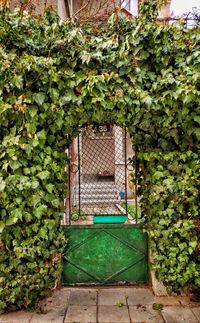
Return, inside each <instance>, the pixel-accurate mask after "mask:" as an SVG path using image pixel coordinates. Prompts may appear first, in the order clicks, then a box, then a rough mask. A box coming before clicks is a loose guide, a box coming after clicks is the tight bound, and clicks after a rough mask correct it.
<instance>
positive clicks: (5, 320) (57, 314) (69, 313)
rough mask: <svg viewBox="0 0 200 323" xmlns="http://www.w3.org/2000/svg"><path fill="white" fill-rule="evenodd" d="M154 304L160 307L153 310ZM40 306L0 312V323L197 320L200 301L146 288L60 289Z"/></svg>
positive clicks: (191, 322) (173, 322)
mask: <svg viewBox="0 0 200 323" xmlns="http://www.w3.org/2000/svg"><path fill="white" fill-rule="evenodd" d="M155 303H156V304H157V306H158V305H159V307H162V306H161V304H162V305H163V308H162V309H161V310H154V309H153V307H155ZM153 304H154V306H153ZM41 308H42V310H41V313H36V312H25V311H18V312H13V313H9V314H3V315H0V323H50V322H54V323H147V322H148V323H161V322H163V323H164V322H165V323H181V322H185V323H198V322H200V303H191V302H190V301H189V298H188V297H155V296H154V295H153V292H152V291H151V289H150V288H148V287H113V288H110V287H107V288H106V287H95V288H61V289H60V290H56V291H54V293H53V295H52V297H50V298H48V299H47V300H45V301H43V302H42V303H41Z"/></svg>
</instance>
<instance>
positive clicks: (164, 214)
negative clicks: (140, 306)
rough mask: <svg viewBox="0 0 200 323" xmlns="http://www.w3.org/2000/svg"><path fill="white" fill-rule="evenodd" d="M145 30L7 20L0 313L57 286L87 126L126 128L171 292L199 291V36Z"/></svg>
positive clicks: (125, 24)
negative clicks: (80, 138) (73, 165)
mask: <svg viewBox="0 0 200 323" xmlns="http://www.w3.org/2000/svg"><path fill="white" fill-rule="evenodd" d="M156 10H157V7H156V5H155V1H152V2H150V3H145V4H144V5H143V7H142V8H141V13H140V16H139V17H138V18H134V19H129V18H127V17H126V16H124V15H123V14H120V13H117V14H115V15H112V16H111V17H110V18H109V21H108V22H106V23H104V24H101V25H98V26H97V25H94V24H89V23H87V24H81V23H79V22H78V21H77V22H76V21H69V22H67V23H63V24H60V23H59V21H58V17H57V16H56V14H55V13H54V12H50V11H48V12H46V13H45V16H44V17H43V18H40V19H36V18H33V17H31V16H30V15H28V14H26V13H25V12H24V13H23V14H22V13H20V14H19V13H18V12H14V13H13V12H9V11H8V10H7V9H5V8H3V9H2V10H1V12H0V45H1V46H0V114H1V118H0V139H1V141H0V162H1V168H0V204H1V209H0V211H1V213H0V234H1V236H0V250H1V253H0V308H1V309H2V310H3V309H5V308H9V307H12V308H13V306H15V307H17V308H27V307H30V306H31V307H32V306H34V304H35V303H36V302H37V300H38V299H39V298H40V297H43V296H45V295H46V294H47V292H48V290H49V289H51V288H54V287H55V286H56V282H57V279H58V277H59V276H60V273H61V258H62V253H63V250H64V247H65V245H66V241H65V238H64V235H63V233H62V230H61V227H60V220H61V217H62V214H63V212H64V210H63V200H64V198H65V195H66V177H67V175H66V173H65V165H66V163H67V160H68V157H67V154H66V149H67V147H68V146H69V143H70V140H71V138H73V137H75V136H76V135H77V132H78V129H79V128H80V127H81V126H84V125H87V124H91V123H98V124H99V123H101V124H103V123H105V122H106V123H107V122H110V123H116V124H119V125H121V126H123V125H126V126H127V127H128V129H129V133H130V135H131V136H132V138H133V141H134V142H136V144H137V147H138V150H139V151H138V156H139V161H140V167H139V169H138V172H139V184H140V192H139V193H140V194H141V195H142V203H141V207H142V218H143V221H144V227H145V228H146V230H147V231H148V233H149V238H150V244H151V247H152V251H153V257H154V263H153V268H154V270H155V272H156V274H157V276H158V277H159V279H160V280H162V281H163V282H164V283H165V284H166V285H167V286H168V289H169V290H174V291H179V290H180V289H181V288H183V287H184V286H194V285H195V286H199V285H200V277H199V272H200V270H199V269H200V255H199V250H200V245H199V209H200V205H199V203H200V202H199V201H200V196H199V192H200V187H199V185H200V184H199V183H200V181H199V180H200V163H199V149H200V128H199V124H200V108H199V99H200V95H199V87H200V82H199V64H200V49H199V41H200V33H199V29H198V28H194V29H185V28H184V26H183V25H182V22H181V21H180V22H178V23H176V24H171V25H169V24H160V23H157V22H156V12H157V11H156Z"/></svg>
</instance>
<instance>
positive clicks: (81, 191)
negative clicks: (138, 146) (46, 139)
mask: <svg viewBox="0 0 200 323" xmlns="http://www.w3.org/2000/svg"><path fill="white" fill-rule="evenodd" d="M72 145H73V149H72V147H71V148H70V151H71V152H73V154H72V153H71V154H70V160H71V163H70V165H69V194H68V199H67V200H68V207H67V209H66V219H67V221H68V223H67V225H66V226H64V232H65V235H66V237H67V238H68V242H67V248H66V252H65V255H64V263H63V265H64V268H63V283H64V284H67V285H74V284H84V285H87V284H88V285H90V284H119V283H136V282H146V280H147V237H146V234H145V233H144V232H143V229H142V227H141V226H140V225H139V221H138V220H139V219H138V218H139V216H140V210H139V205H138V200H137V181H136V173H137V171H136V168H137V167H136V153H135V152H134V150H133V149H132V145H131V140H130V138H129V136H128V134H127V131H126V129H122V128H120V127H119V126H116V125H101V126H97V125H95V126H89V127H86V128H83V129H81V131H80V134H79V137H78V138H76V139H75V140H74V142H73V143H72ZM129 158H131V159H132V162H131V163H130V162H129ZM132 165H134V166H132ZM134 178H135V180H134V183H133V179H134Z"/></svg>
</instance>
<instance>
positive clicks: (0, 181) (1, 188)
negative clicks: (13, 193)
mask: <svg viewBox="0 0 200 323" xmlns="http://www.w3.org/2000/svg"><path fill="white" fill-rule="evenodd" d="M5 187H6V183H5V181H4V180H3V177H0V192H3V191H4V189H5Z"/></svg>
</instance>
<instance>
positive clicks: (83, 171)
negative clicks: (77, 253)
mask: <svg viewBox="0 0 200 323" xmlns="http://www.w3.org/2000/svg"><path fill="white" fill-rule="evenodd" d="M70 159H71V165H70V172H69V173H70V176H69V177H70V178H69V184H70V201H69V214H70V223H73V224H84V225H85V224H94V223H124V222H125V221H126V219H127V215H128V205H127V183H128V178H127V176H128V173H129V172H128V162H127V131H126V128H124V129H123V128H121V127H119V126H116V125H98V126H97V125H92V126H88V127H85V128H82V129H81V130H80V133H79V136H78V138H76V139H75V140H74V141H73V143H72V146H71V152H70ZM74 222H75V223H74Z"/></svg>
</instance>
